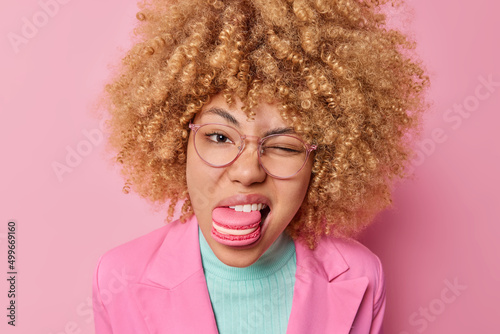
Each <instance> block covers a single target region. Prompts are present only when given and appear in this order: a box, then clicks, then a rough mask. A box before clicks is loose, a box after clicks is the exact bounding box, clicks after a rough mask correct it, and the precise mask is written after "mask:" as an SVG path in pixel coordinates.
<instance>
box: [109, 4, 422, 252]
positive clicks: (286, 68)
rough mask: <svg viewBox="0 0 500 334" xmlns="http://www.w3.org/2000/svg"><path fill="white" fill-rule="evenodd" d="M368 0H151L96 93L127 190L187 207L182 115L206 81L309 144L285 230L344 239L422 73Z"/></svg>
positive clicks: (407, 118)
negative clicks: (275, 109) (274, 117)
mask: <svg viewBox="0 0 500 334" xmlns="http://www.w3.org/2000/svg"><path fill="white" fill-rule="evenodd" d="M386 2H387V1H378V0H371V1H370V0H168V1H166V0H151V1H144V2H142V3H140V4H139V8H140V12H139V13H138V14H137V19H138V20H139V21H138V24H137V27H136V29H135V36H136V37H135V38H136V40H135V44H134V46H133V47H132V48H131V49H130V50H129V51H128V53H127V54H126V56H125V57H124V58H123V60H122V62H121V64H120V65H119V66H118V69H117V71H116V73H115V74H114V75H113V76H112V77H111V79H110V82H109V83H108V84H107V85H106V88H105V91H104V93H103V99H104V101H105V103H106V109H107V110H108V112H109V114H110V116H111V117H110V120H109V121H108V122H107V124H108V130H109V132H110V137H109V142H108V143H109V145H110V147H111V148H112V150H113V152H114V153H113V154H114V158H115V159H116V160H117V161H118V162H119V163H120V164H121V171H122V173H123V175H124V176H125V178H126V183H125V186H124V191H126V192H127V191H128V190H129V189H130V188H132V189H133V190H134V191H136V192H137V193H138V194H139V195H141V196H142V197H144V198H146V199H148V200H150V201H151V202H152V203H156V204H158V203H169V208H168V214H167V219H171V218H172V217H173V214H174V209H175V206H176V204H177V203H178V202H179V201H185V202H184V204H183V207H182V210H181V220H183V221H184V220H185V219H187V218H188V217H189V216H190V215H192V214H193V211H192V208H191V204H190V201H189V194H188V192H187V186H186V175H185V171H186V149H187V139H188V134H189V129H188V124H189V122H190V120H192V119H193V117H194V116H195V114H196V113H197V112H199V111H200V110H201V108H202V107H203V106H204V105H205V104H206V103H207V102H208V101H209V100H210V98H211V97H212V96H214V95H216V94H218V93H223V94H224V96H225V97H226V100H227V101H228V103H229V104H232V103H233V102H234V97H235V96H237V97H239V98H240V99H241V101H243V103H244V110H245V112H246V113H247V114H248V116H249V117H250V118H251V117H252V115H254V113H253V111H252V110H253V107H255V105H257V104H258V103H259V102H260V101H266V102H267V101H279V110H280V112H281V116H282V117H283V119H284V120H285V121H286V122H288V123H290V125H291V126H293V127H294V128H295V130H296V131H297V132H298V133H299V134H301V135H302V136H303V137H304V139H305V140H307V141H309V142H311V143H314V144H316V145H318V148H317V150H316V151H315V154H314V164H313V172H312V175H311V182H310V184H309V189H308V192H307V195H306V198H305V200H304V203H303V205H302V207H301V208H300V210H299V212H298V213H297V215H296V217H295V218H294V220H293V221H292V222H291V223H290V225H289V226H288V228H287V231H288V233H289V234H290V235H291V236H292V237H293V238H294V239H296V238H299V239H302V240H303V241H304V242H305V243H306V244H308V245H309V246H310V247H311V248H314V247H315V244H316V243H317V241H318V239H319V238H320V237H321V236H322V235H329V234H333V235H336V236H344V237H349V236H353V235H355V234H356V233H357V232H359V231H360V230H362V229H363V228H364V227H365V226H367V225H368V224H369V223H370V222H371V221H372V220H373V218H374V215H375V214H376V213H377V212H379V211H380V210H381V209H383V208H384V207H386V206H388V205H389V204H390V203H391V196H390V192H391V189H392V183H393V181H394V180H395V179H396V178H399V177H402V176H404V171H405V166H406V164H407V163H408V161H409V157H410V154H411V138H412V134H415V133H417V132H418V129H419V124H420V118H421V117H420V115H421V113H422V111H423V110H425V99H424V95H423V92H424V90H425V88H426V87H427V86H428V78H427V76H426V75H425V73H424V70H423V69H422V65H421V64H420V62H419V61H418V60H415V59H416V58H415V56H414V43H413V42H412V41H411V40H410V39H409V38H408V37H407V36H405V35H404V34H402V33H401V32H399V31H397V30H393V29H389V28H387V26H386V18H385V15H384V14H383V12H382V11H381V8H382V5H384V3H386Z"/></svg>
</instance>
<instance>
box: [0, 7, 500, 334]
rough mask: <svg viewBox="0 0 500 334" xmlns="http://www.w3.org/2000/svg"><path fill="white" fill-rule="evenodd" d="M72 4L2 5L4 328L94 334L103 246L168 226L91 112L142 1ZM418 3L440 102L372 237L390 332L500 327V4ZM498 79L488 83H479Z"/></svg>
mask: <svg viewBox="0 0 500 334" xmlns="http://www.w3.org/2000/svg"><path fill="white" fill-rule="evenodd" d="M60 1H61V2H64V1H63V0H60ZM65 1H66V2H67V3H66V4H60V5H59V8H58V9H55V7H50V8H49V9H47V10H46V11H49V12H51V13H50V14H51V15H47V14H43V12H42V11H43V5H41V4H40V3H39V2H38V1H36V0H22V1H15V2H14V1H11V2H9V3H8V5H7V2H6V1H2V3H1V4H0V36H1V39H0V50H1V56H2V62H1V64H0V73H1V74H0V75H1V77H0V78H1V79H0V85H1V86H0V108H1V115H2V120H1V122H0V127H1V129H0V147H1V162H0V168H1V174H0V185H1V187H0V189H1V193H0V196H1V200H0V222H1V224H0V268H1V270H0V273H1V274H0V296H1V297H0V306H1V307H0V309H2V310H4V311H2V313H1V317H0V319H2V320H1V324H0V331H1V332H2V333H5V332H7V333H14V332H16V333H42V334H56V333H57V334H60V333H68V334H69V333H93V325H92V320H91V313H90V296H91V279H92V272H93V270H94V266H95V264H96V261H97V259H98V257H99V255H100V254H102V253H104V252H105V251H106V250H108V249H110V248H112V247H114V246H116V245H119V244H121V243H123V242H126V241H128V240H131V239H133V238H134V237H137V236H139V235H141V234H144V233H146V232H148V231H150V230H152V229H154V228H156V227H160V226H162V224H163V214H162V213H154V212H153V211H152V209H150V208H149V207H148V205H147V204H146V203H145V202H144V201H142V200H141V199H139V198H138V197H137V196H135V195H128V196H126V195H123V193H122V192H121V187H122V180H121V178H120V176H119V175H118V173H117V172H116V171H115V170H114V169H113V168H112V167H111V166H109V165H108V164H107V163H106V161H105V160H104V150H103V148H104V145H103V141H102V140H100V138H101V137H100V135H101V134H102V132H101V131H100V128H99V123H98V121H97V120H96V119H95V118H93V117H92V115H90V113H89V110H90V106H91V104H92V102H93V99H94V97H95V95H96V93H97V92H98V91H99V89H100V87H101V84H102V81H103V78H104V77H105V76H106V74H107V73H108V70H107V64H108V63H110V62H113V61H114V60H116V57H117V56H119V55H120V51H119V48H126V47H127V46H128V45H129V35H130V33H129V32H130V31H131V29H132V26H133V24H134V22H135V12H136V6H135V1H127V2H124V1H116V0H111V1H105V2H97V1H67V0H65ZM41 3H53V1H52V0H42V1H41ZM98 3H99V5H97V4H98ZM409 4H410V5H411V6H412V7H413V14H412V15H413V23H412V24H411V25H409V26H407V28H408V29H410V31H413V32H414V34H415V37H416V39H417V41H418V43H419V47H418V52H419V53H420V55H421V56H422V58H423V60H424V61H425V63H426V64H427V67H428V69H429V72H430V74H431V78H432V89H431V91H430V93H429V96H430V98H431V99H432V103H433V105H432V108H431V111H430V112H429V113H428V115H427V117H426V125H425V130H424V135H423V138H422V142H421V144H420V146H419V147H420V149H419V150H420V157H419V159H418V160H415V161H414V170H415V177H414V179H413V180H410V181H405V182H404V183H401V184H399V186H398V188H397V190H396V192H395V194H394V208H393V209H392V210H389V211H386V212H385V213H382V214H381V215H380V216H379V217H378V218H377V221H376V223H375V224H374V225H373V226H372V227H370V228H369V230H368V231H367V232H366V233H365V234H364V235H363V236H362V241H363V242H364V243H365V244H366V245H368V246H369V247H370V248H371V249H372V250H373V251H374V252H375V253H376V254H378V255H379V256H380V258H381V259H382V262H383V264H384V267H385V271H386V277H387V298H388V304H387V312H386V329H387V333H397V334H409V333H411V334H413V333H428V334H431V333H455V334H462V333H498V332H499V327H500V325H499V324H498V316H499V314H500V312H499V311H500V304H499V302H498V301H499V300H500V289H499V287H498V284H499V283H500V260H499V257H498V254H499V246H498V243H497V239H498V237H499V231H500V227H499V224H498V223H499V218H498V217H499V216H500V212H499V207H500V201H499V196H498V191H497V187H498V186H499V185H500V182H499V181H500V177H499V173H498V171H499V170H500V149H499V148H498V143H499V139H500V138H499V137H500V136H499V132H500V128H499V124H500V113H499V108H500V84H498V83H500V67H499V62H498V59H500V45H499V37H498V33H499V32H500V20H498V13H499V12H500V5H499V3H498V2H497V1H494V0H478V1H474V2H473V1H461V2H460V3H458V2H456V1H452V0H441V1H431V0H421V1H416V0H414V1H410V2H409ZM33 20H35V23H37V24H38V25H39V27H38V28H37V30H38V31H34V30H31V31H29V29H27V28H25V29H24V30H25V31H24V33H25V35H26V36H29V38H26V39H25V40H24V42H25V43H23V44H20V45H18V46H17V52H16V47H13V45H12V44H11V43H10V42H9V34H10V36H12V34H17V35H20V36H22V33H23V31H22V29H23V25H27V24H28V23H26V22H33ZM404 22H406V21H404ZM404 22H403V23H404ZM489 77H490V78H492V80H493V81H494V82H497V84H496V86H495V85H493V86H490V87H489V89H490V90H488V87H486V86H484V84H483V83H482V81H481V80H482V79H480V78H484V79H485V80H488V78H489ZM454 105H457V106H460V105H463V106H464V107H463V110H464V112H463V113H462V114H463V115H460V114H459V113H457V112H455V111H453V107H454ZM455 108H458V107H455ZM89 133H90V134H91V138H93V142H91V141H89V140H88V138H87V136H86V134H87V135H88V134H89ZM92 135H93V137H92ZM70 151H76V152H77V153H78V152H80V154H81V157H80V158H81V159H80V160H77V159H75V158H73V160H69V164H70V165H71V166H70V167H68V171H67V172H65V173H63V174H62V175H59V177H58V176H57V175H56V173H55V172H54V169H53V165H54V164H60V165H59V166H62V165H68V163H67V162H66V158H67V156H68V154H69V153H68V152H70ZM9 220H14V221H15V222H16V223H17V226H18V230H17V238H18V244H17V245H18V253H17V269H18V271H19V275H18V281H17V292H18V298H17V306H18V308H17V326H16V328H12V327H10V326H7V324H6V322H7V320H6V317H5V315H4V314H6V310H5V308H6V307H7V302H8V299H7V297H6V295H7V290H8V289H7V282H6V279H5V278H4V277H6V272H7V261H6V257H7V255H6V253H7V249H6V233H7V222H8V221H9ZM453 285H455V286H456V287H455V288H454V289H450V288H449V286H453Z"/></svg>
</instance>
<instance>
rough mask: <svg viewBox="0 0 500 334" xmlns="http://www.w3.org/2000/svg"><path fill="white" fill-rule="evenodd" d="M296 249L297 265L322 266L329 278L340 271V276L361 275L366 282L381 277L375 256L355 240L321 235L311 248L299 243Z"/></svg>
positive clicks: (379, 262) (377, 259)
mask: <svg viewBox="0 0 500 334" xmlns="http://www.w3.org/2000/svg"><path fill="white" fill-rule="evenodd" d="M297 251H298V257H300V258H301V261H300V264H301V265H304V266H306V267H316V268H322V269H321V270H322V271H323V270H324V271H325V274H326V275H327V276H329V277H330V278H332V275H336V274H338V273H339V272H342V274H343V275H342V276H343V277H344V278H354V277H361V276H365V277H368V279H369V280H370V281H380V280H383V270H382V263H381V261H380V259H379V257H378V256H377V255H375V254H374V253H373V252H372V251H371V250H370V249H368V247H366V246H365V245H363V244H362V243H360V242H359V241H357V240H355V239H348V238H335V237H323V238H322V239H321V240H320V241H319V243H318V245H317V247H316V248H315V249H312V250H311V249H309V248H307V247H306V246H300V247H299V248H298V249H297ZM298 261H299V260H298ZM298 264H299V263H298ZM332 273H333V274H332Z"/></svg>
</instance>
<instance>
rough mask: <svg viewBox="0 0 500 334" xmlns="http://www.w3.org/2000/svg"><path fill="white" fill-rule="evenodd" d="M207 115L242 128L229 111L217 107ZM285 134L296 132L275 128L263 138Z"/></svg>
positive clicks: (289, 129) (289, 128)
mask: <svg viewBox="0 0 500 334" xmlns="http://www.w3.org/2000/svg"><path fill="white" fill-rule="evenodd" d="M205 113H210V114H214V115H218V116H220V117H222V118H224V119H225V120H227V121H228V122H229V123H231V124H233V125H235V126H237V127H240V123H239V122H238V120H237V119H236V118H234V117H233V115H231V114H230V113H229V112H228V111H227V110H224V109H221V108H217V107H212V108H210V109H208V110H206V111H205ZM283 134H295V130H294V129H293V128H292V127H281V128H275V129H271V130H268V131H266V132H265V133H264V135H263V136H262V137H267V136H270V135H283Z"/></svg>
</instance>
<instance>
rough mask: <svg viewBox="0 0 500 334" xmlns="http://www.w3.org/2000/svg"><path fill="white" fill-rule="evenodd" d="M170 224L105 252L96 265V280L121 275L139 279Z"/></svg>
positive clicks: (107, 279)
mask: <svg viewBox="0 0 500 334" xmlns="http://www.w3.org/2000/svg"><path fill="white" fill-rule="evenodd" d="M173 223H174V222H172V223H170V224H173ZM170 224H169V225H170ZM169 225H166V226H162V227H160V228H158V229H156V230H153V231H152V232H149V233H148V234H145V235H143V236H141V237H138V238H136V239H134V240H131V241H128V242H126V243H124V244H122V245H119V246H117V247H115V248H112V249H110V250H109V251H107V252H106V253H104V254H103V255H102V256H101V257H100V258H99V261H98V263H97V266H96V270H95V272H96V277H95V278H96V280H98V281H99V282H104V281H109V280H110V279H114V278H116V276H117V275H120V276H122V277H128V280H129V281H130V280H132V281H137V280H138V279H139V278H140V276H141V275H142V272H143V271H144V268H145V267H146V266H147V265H148V263H149V262H150V261H151V259H152V258H153V257H154V255H155V254H156V252H157V250H158V249H159V248H160V247H161V245H162V243H163V241H164V240H165V237H166V236H167V234H168V232H169V230H170V226H169Z"/></svg>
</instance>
